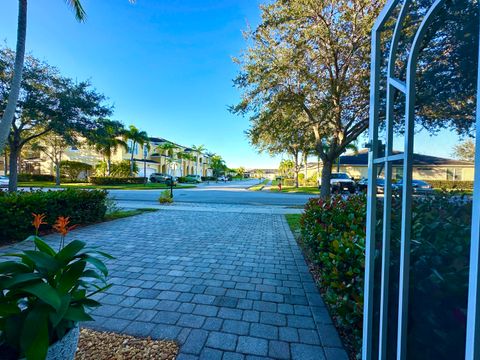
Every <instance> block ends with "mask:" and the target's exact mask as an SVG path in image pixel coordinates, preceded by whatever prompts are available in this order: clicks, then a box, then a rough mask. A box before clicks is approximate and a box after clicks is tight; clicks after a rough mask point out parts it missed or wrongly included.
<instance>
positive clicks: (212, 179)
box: [202, 176, 217, 181]
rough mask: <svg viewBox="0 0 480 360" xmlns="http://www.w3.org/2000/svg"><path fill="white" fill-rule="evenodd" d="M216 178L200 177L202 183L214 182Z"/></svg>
mask: <svg viewBox="0 0 480 360" xmlns="http://www.w3.org/2000/svg"><path fill="white" fill-rule="evenodd" d="M216 179H217V178H216V177H213V176H202V181H215V180H216Z"/></svg>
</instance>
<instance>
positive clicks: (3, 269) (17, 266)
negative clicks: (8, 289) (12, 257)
mask: <svg viewBox="0 0 480 360" xmlns="http://www.w3.org/2000/svg"><path fill="white" fill-rule="evenodd" d="M29 271H30V268H29V267H28V266H27V265H25V264H22V263H19V262H16V261H5V262H2V263H0V273H1V274H12V273H24V272H29Z"/></svg>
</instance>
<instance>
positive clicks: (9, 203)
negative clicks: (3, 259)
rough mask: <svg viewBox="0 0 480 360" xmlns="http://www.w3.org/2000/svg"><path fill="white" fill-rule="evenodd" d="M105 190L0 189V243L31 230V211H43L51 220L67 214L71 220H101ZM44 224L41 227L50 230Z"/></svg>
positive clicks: (73, 221)
mask: <svg viewBox="0 0 480 360" xmlns="http://www.w3.org/2000/svg"><path fill="white" fill-rule="evenodd" d="M106 200H107V192H106V191H104V190H91V191H88V190H78V189H68V190H61V191H41V190H39V191H32V192H16V193H5V192H0V244H1V243H5V242H11V241H18V240H23V239H25V238H26V237H27V236H28V235H29V234H30V232H31V230H32V224H31V220H30V218H31V214H32V213H37V214H47V218H46V220H47V222H48V223H49V224H53V223H54V222H55V219H56V218H57V217H59V216H68V217H70V219H71V221H72V223H74V224H89V223H94V222H98V221H101V220H103V218H104V216H105V211H106ZM50 229H51V228H50V227H48V226H44V227H43V228H42V230H45V231H46V230H50Z"/></svg>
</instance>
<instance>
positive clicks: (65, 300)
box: [50, 294, 71, 327]
mask: <svg viewBox="0 0 480 360" xmlns="http://www.w3.org/2000/svg"><path fill="white" fill-rule="evenodd" d="M61 301H62V304H61V305H60V308H59V309H58V310H57V311H56V312H51V313H50V321H51V323H52V326H53V327H57V325H58V324H59V323H60V321H62V319H63V318H64V316H65V314H66V313H67V310H68V308H69V307H70V301H71V296H70V294H67V295H64V296H62V298H61Z"/></svg>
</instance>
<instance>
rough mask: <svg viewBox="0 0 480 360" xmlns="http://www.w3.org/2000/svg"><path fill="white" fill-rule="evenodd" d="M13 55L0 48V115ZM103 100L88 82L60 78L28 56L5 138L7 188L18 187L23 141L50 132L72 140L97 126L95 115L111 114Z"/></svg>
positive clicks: (31, 139) (50, 68)
mask: <svg viewBox="0 0 480 360" xmlns="http://www.w3.org/2000/svg"><path fill="white" fill-rule="evenodd" d="M14 58H15V54H14V53H13V51H11V50H10V49H6V48H4V49H0V113H1V114H3V112H4V109H5V108H6V106H7V105H6V103H7V101H8V100H7V98H8V93H9V89H8V78H9V74H10V73H11V69H12V68H13V67H14ZM104 100H105V96H104V95H103V94H100V93H98V92H97V91H96V90H95V89H92V87H91V85H90V83H89V82H85V81H82V82H74V81H72V80H71V79H68V78H65V77H62V76H61V75H60V74H59V72H58V70H57V69H56V68H54V67H52V66H49V65H48V64H45V63H42V62H40V61H39V60H38V59H36V58H34V57H32V56H27V58H26V59H25V66H24V71H23V77H22V86H21V91H20V97H19V99H18V103H17V110H16V112H15V119H14V121H13V123H12V129H11V132H10V134H9V137H8V145H9V150H10V151H9V157H10V161H9V166H10V185H9V190H10V191H16V189H17V175H18V157H19V155H20V152H21V150H22V148H23V147H24V146H25V145H26V144H28V143H29V142H31V141H33V140H35V139H37V138H39V137H41V136H43V135H46V134H48V133H50V132H55V133H56V134H59V135H61V136H62V137H64V138H65V140H66V141H67V142H69V143H74V142H75V141H76V139H77V135H78V134H88V133H89V131H90V130H93V129H95V128H96V119H97V118H98V117H103V116H106V115H109V114H110V113H111V108H110V107H107V106H105V105H103V102H104ZM4 106H5V107H4Z"/></svg>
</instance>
